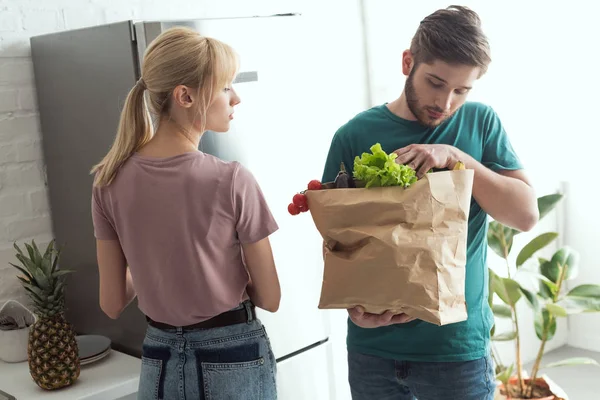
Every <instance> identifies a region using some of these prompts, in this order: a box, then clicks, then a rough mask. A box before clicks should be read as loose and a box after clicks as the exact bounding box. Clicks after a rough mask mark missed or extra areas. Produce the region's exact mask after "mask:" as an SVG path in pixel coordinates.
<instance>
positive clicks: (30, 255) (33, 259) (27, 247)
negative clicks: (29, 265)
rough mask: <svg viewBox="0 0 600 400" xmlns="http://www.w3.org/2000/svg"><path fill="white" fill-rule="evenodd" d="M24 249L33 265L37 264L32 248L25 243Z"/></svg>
mask: <svg viewBox="0 0 600 400" xmlns="http://www.w3.org/2000/svg"><path fill="white" fill-rule="evenodd" d="M36 247H37V246H36ZM25 248H26V249H27V252H28V253H29V259H30V260H31V261H33V263H34V264H38V260H37V257H36V253H35V251H34V250H33V247H32V246H31V245H30V244H29V243H25Z"/></svg>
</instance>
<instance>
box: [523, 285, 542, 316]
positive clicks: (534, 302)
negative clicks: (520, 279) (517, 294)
mask: <svg viewBox="0 0 600 400" xmlns="http://www.w3.org/2000/svg"><path fill="white" fill-rule="evenodd" d="M521 292H523V295H524V296H525V298H526V299H527V303H529V305H530V306H531V308H532V309H533V311H538V310H539V308H540V302H539V301H538V298H537V295H536V294H535V293H533V292H530V291H529V290H527V289H524V288H523V287H521Z"/></svg>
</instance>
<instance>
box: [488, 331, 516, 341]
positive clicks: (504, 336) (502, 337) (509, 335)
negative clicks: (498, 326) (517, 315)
mask: <svg viewBox="0 0 600 400" xmlns="http://www.w3.org/2000/svg"><path fill="white" fill-rule="evenodd" d="M516 337H517V332H504V333H501V334H499V335H496V336H492V340H493V341H494V342H507V341H509V340H514V339H515V338H516Z"/></svg>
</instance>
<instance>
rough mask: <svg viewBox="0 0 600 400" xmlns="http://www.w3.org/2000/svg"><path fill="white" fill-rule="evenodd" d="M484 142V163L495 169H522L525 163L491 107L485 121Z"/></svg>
mask: <svg viewBox="0 0 600 400" xmlns="http://www.w3.org/2000/svg"><path fill="white" fill-rule="evenodd" d="M484 138H485V139H484V143H483V157H482V164H483V165H485V166H486V167H488V168H490V169H492V170H494V171H500V170H516V169H522V168H523V165H522V163H521V161H520V160H519V157H518V156H517V153H516V152H515V150H514V148H513V146H512V144H511V143H510V139H509V138H508V135H507V133H506V131H505V130H504V127H503V126H502V123H501V121H500V118H499V117H498V115H497V114H496V112H495V111H494V110H493V109H492V108H489V109H488V112H487V113H486V117H485V121H484Z"/></svg>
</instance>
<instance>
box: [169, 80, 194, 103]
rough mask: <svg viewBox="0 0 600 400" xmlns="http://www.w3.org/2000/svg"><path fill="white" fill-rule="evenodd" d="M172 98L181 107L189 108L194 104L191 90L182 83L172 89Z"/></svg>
mask: <svg viewBox="0 0 600 400" xmlns="http://www.w3.org/2000/svg"><path fill="white" fill-rule="evenodd" d="M173 100H174V101H175V103H176V104H177V105H179V106H181V107H183V108H190V107H191V106H192V105H193V104H194V99H193V97H192V92H191V91H190V89H189V88H188V87H187V86H184V85H179V86H177V87H176V88H175V90H173Z"/></svg>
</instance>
